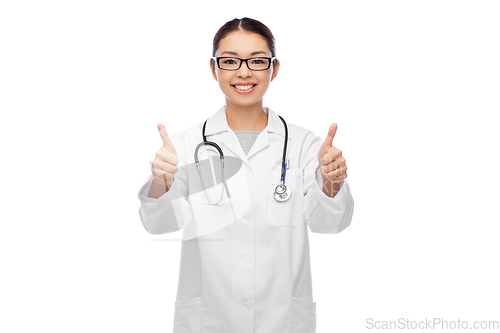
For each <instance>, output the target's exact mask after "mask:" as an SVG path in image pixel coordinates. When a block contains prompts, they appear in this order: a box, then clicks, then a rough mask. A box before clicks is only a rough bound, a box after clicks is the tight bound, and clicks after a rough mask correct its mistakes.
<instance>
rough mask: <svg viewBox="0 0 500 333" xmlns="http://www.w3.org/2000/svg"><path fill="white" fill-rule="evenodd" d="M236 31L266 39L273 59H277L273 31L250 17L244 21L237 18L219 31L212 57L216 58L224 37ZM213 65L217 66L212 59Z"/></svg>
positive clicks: (274, 63) (216, 35) (274, 62)
mask: <svg viewBox="0 0 500 333" xmlns="http://www.w3.org/2000/svg"><path fill="white" fill-rule="evenodd" d="M236 30H243V31H248V32H253V33H256V34H259V35H261V36H262V37H264V39H265V40H266V42H267V46H268V47H269V50H271V55H272V57H276V42H275V40H274V36H273V34H272V32H271V30H269V28H268V27H267V26H266V25H265V24H264V23H262V22H260V21H257V20H254V19H251V18H249V17H244V18H242V19H237V18H235V19H233V20H231V21H228V22H226V23H225V24H224V25H223V26H222V27H220V29H219V31H217V33H216V34H215V37H214V43H213V44H214V45H213V48H212V57H215V52H216V51H217V49H218V48H219V43H220V41H221V40H222V39H223V38H224V37H226V36H227V35H228V34H229V33H230V32H233V31H236ZM212 65H213V66H215V64H214V60H213V59H212ZM273 66H276V59H274V61H273Z"/></svg>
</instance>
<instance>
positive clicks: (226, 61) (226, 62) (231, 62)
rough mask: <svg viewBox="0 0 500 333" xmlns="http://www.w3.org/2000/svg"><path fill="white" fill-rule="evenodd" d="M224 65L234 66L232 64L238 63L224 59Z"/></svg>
mask: <svg viewBox="0 0 500 333" xmlns="http://www.w3.org/2000/svg"><path fill="white" fill-rule="evenodd" d="M222 63H224V64H228V65H232V64H235V63H236V61H234V60H233V59H224V60H222Z"/></svg>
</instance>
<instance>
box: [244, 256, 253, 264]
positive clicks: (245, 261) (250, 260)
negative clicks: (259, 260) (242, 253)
mask: <svg viewBox="0 0 500 333" xmlns="http://www.w3.org/2000/svg"><path fill="white" fill-rule="evenodd" d="M243 262H244V263H245V264H250V263H251V262H252V258H250V257H245V258H243Z"/></svg>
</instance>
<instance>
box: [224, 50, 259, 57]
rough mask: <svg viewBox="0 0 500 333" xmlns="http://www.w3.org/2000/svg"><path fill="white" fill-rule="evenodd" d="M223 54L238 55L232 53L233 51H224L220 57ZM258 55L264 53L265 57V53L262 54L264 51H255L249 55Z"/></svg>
mask: <svg viewBox="0 0 500 333" xmlns="http://www.w3.org/2000/svg"><path fill="white" fill-rule="evenodd" d="M224 53H227V54H232V55H238V53H236V52H233V51H224V52H222V53H221V55H223V54H224ZM259 53H264V54H265V55H267V53H266V52H264V51H255V52H252V53H250V55H251V56H253V55H256V54H259Z"/></svg>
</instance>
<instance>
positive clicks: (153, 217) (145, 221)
mask: <svg viewBox="0 0 500 333" xmlns="http://www.w3.org/2000/svg"><path fill="white" fill-rule="evenodd" d="M170 140H171V141H172V144H173V145H174V147H175V151H176V153H177V158H178V159H179V161H178V163H177V168H178V169H177V172H176V173H175V174H174V181H173V183H172V187H171V188H170V190H169V191H168V192H167V193H165V194H163V195H162V196H161V197H159V198H158V199H155V198H150V197H148V193H149V188H150V187H151V183H152V175H149V177H148V180H147V181H146V182H145V184H144V185H143V186H142V187H141V189H140V190H139V193H138V197H139V200H140V203H141V205H140V208H139V217H140V218H141V221H142V225H143V226H144V228H145V229H146V231H147V232H149V233H150V234H165V233H169V232H174V231H177V230H181V229H183V228H184V227H185V226H186V225H187V224H188V223H189V222H190V221H191V220H192V214H191V207H190V205H189V202H188V200H187V197H188V188H189V187H188V180H187V166H186V155H185V146H184V143H183V140H182V137H181V136H180V135H179V134H177V133H174V134H173V135H170ZM150 164H152V162H150Z"/></svg>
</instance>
